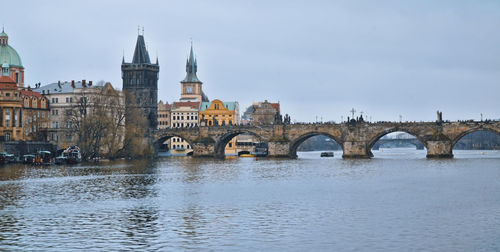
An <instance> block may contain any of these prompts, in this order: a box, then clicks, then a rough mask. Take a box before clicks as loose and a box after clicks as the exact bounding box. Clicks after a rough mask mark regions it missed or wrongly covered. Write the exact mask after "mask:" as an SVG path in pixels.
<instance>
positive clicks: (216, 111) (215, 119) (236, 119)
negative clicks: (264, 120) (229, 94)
mask: <svg viewBox="0 0 500 252" xmlns="http://www.w3.org/2000/svg"><path fill="white" fill-rule="evenodd" d="M199 110H200V125H201V126H218V125H220V126H224V125H237V124H240V114H239V104H238V102H222V101H221V100H217V99H215V100H213V101H211V102H202V103H200V108H199ZM236 141H237V137H234V138H233V139H231V140H230V141H229V143H227V145H226V147H225V153H226V154H236V153H237V152H236Z"/></svg>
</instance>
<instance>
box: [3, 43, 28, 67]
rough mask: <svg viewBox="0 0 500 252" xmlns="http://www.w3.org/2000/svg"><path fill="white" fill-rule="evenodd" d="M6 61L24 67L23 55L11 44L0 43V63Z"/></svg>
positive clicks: (11, 64)
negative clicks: (20, 55)
mask: <svg viewBox="0 0 500 252" xmlns="http://www.w3.org/2000/svg"><path fill="white" fill-rule="evenodd" d="M4 63H7V64H9V65H10V66H13V67H23V63H22V62H21V57H19V54H17V52H16V50H14V48H12V47H11V46H10V45H0V64H4Z"/></svg>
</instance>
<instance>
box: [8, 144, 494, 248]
mask: <svg viewBox="0 0 500 252" xmlns="http://www.w3.org/2000/svg"><path fill="white" fill-rule="evenodd" d="M482 152H483V151H481V152H474V151H461V152H458V151H457V152H455V157H456V158H455V159H452V160H427V159H425V152H422V151H415V150H410V151H408V150H402V149H385V150H383V151H382V150H380V151H378V152H376V151H374V155H375V158H373V159H371V160H343V159H341V158H340V157H341V153H338V152H335V157H334V158H320V157H319V154H320V153H319V152H309V153H299V159H296V160H282V159H258V160H255V159H251V158H250V159H244V158H241V159H229V160H214V159H196V158H178V157H175V158H166V159H160V160H158V161H155V162H141V161H137V162H124V161H119V162H112V163H102V164H89V165H80V166H52V167H32V166H24V165H8V166H4V167H0V250H53V249H56V248H57V250H100V251H107V250H160V251H164V250H252V251H254V250H326V251H331V250H366V248H371V249H374V250H384V251H385V250H397V251H401V250H448V251H450V250H451V251H454V250H462V251H463V250H465V251H470V250H499V249H500V242H499V240H498V237H500V232H499V230H498V226H500V215H499V212H498V211H497V210H498V209H500V201H498V198H500V183H499V182H498V181H499V180H498V178H499V177H500V166H499V163H500V161H499V160H500V152H499V151H496V152H495V151H486V152H485V153H484V154H483V153H482ZM479 171H480V172H479ZM449 241H454V242H449ZM371 249H370V250H371Z"/></svg>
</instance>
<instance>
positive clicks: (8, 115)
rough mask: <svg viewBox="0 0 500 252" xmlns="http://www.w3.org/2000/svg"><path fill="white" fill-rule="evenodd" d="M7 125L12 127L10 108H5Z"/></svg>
mask: <svg viewBox="0 0 500 252" xmlns="http://www.w3.org/2000/svg"><path fill="white" fill-rule="evenodd" d="M5 126H6V127H10V109H5Z"/></svg>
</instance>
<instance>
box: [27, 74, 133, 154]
mask: <svg viewBox="0 0 500 252" xmlns="http://www.w3.org/2000/svg"><path fill="white" fill-rule="evenodd" d="M103 90H108V92H103ZM34 91H36V92H39V93H41V94H42V95H43V96H45V97H46V99H47V101H48V102H49V103H50V111H49V112H48V113H49V120H48V121H47V124H48V129H47V141H49V142H51V143H52V144H55V145H56V146H57V148H58V149H62V148H66V147H68V146H71V145H75V144H77V141H78V139H77V136H76V134H75V131H74V125H73V120H72V116H73V115H74V113H75V109H78V108H81V107H82V104H83V103H84V102H86V101H87V100H88V99H89V97H93V96H97V95H103V94H104V95H106V94H113V95H114V94H116V95H118V96H119V98H118V99H119V100H120V103H121V104H122V106H123V104H124V102H123V99H124V98H123V94H122V92H121V91H119V90H115V89H114V88H113V86H112V85H111V83H104V82H100V83H97V84H96V85H94V83H93V82H92V81H88V82H87V81H86V80H82V81H74V80H72V81H65V82H60V81H59V82H56V83H51V84H48V85H45V86H41V87H39V88H37V89H34ZM96 105H99V104H89V105H88V106H86V107H85V110H86V111H85V113H87V112H88V111H87V110H89V108H90V107H91V106H96Z"/></svg>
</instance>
